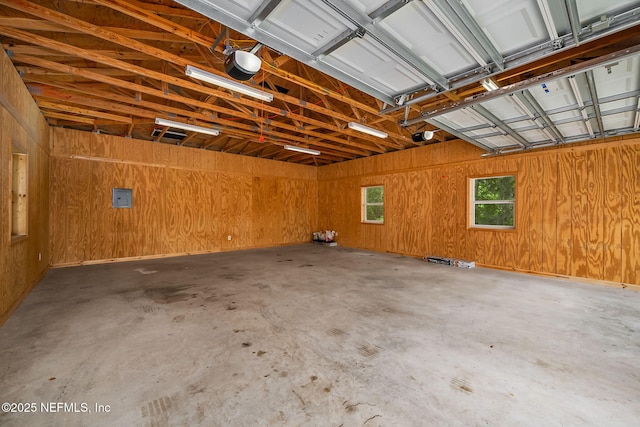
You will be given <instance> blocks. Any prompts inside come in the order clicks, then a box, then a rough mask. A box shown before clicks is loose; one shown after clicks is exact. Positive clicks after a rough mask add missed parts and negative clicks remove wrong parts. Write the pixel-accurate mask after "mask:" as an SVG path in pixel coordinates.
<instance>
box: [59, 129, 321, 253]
mask: <svg viewBox="0 0 640 427" xmlns="http://www.w3.org/2000/svg"><path fill="white" fill-rule="evenodd" d="M114 187H124V188H132V189H133V208H132V209H113V208H112V207H111V202H112V196H111V191H112V188H114ZM317 193H318V190H317V170H316V168H315V167H311V166H304V165H297V164H289V163H284V162H276V161H272V160H265V159H257V158H252V157H243V156H236V155H232V154H225V153H219V152H212V151H205V150H198V149H192V148H187V147H177V146H174V145H168V144H162V143H153V142H148V141H140V140H133V139H127V138H120V137H115V136H108V135H100V134H92V133H87V132H79V131H73V130H68V129H61V128H51V204H50V206H51V236H52V238H51V242H52V245H51V252H52V254H51V259H52V261H51V263H52V265H70V264H78V263H83V262H87V261H99V260H112V259H121V258H131V257H134V258H135V257H144V256H160V255H172V254H186V253H203V252H216V251H222V250H231V249H242V248H254V247H263V246H273V245H282V244H291V243H301V242H308V241H309V240H310V239H311V233H312V232H313V231H314V230H315V228H316V227H317V214H318V208H317ZM229 235H230V236H231V240H230V241H229V240H227V236H229Z"/></svg>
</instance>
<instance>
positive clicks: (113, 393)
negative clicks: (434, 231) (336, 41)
mask: <svg viewBox="0 0 640 427" xmlns="http://www.w3.org/2000/svg"><path fill="white" fill-rule="evenodd" d="M0 384H1V386H0V402H16V403H22V404H24V403H35V404H36V409H37V412H36V413H19V414H18V413H0V425H9V426H14V425H16V426H34V425H65V426H76V425H77V426H80V425H85V426H100V425H121V426H136V425H139V426H147V425H149V426H165V425H171V426H195V425H204V426H335V427H338V426H340V425H342V426H345V427H346V426H361V425H366V426H369V427H371V426H455V425H461V426H484V425H489V426H536V427H538V426H605V425H606V426H637V425H639V424H638V423H640V403H638V402H639V401H640V293H636V292H632V291H628V290H626V291H625V290H620V289H613V288H606V287H601V286H597V285H592V284H581V283H576V282H570V281H564V280H554V279H546V278H540V277H533V276H527V275H522V274H514V273H505V272H500V271H492V270H487V269H480V268H477V269H475V270H465V269H458V268H454V267H446V266H439V265H433V264H427V263H425V262H423V261H422V260H419V259H414V258H408V257H401V256H397V255H390V254H380V253H373V252H366V251H360V250H352V249H346V248H342V247H334V248H328V247H318V246H313V245H300V246H290V247H280V248H270V249H260V250H249V251H241V252H229V253H218V254H211V255H199V256H191V257H182V258H171V259H162V260H151V261H140V262H126V263H117V264H105V265H96V266H83V267H75V268H65V269H54V270H50V271H49V273H48V274H47V276H46V277H45V279H44V280H43V281H42V282H41V283H40V284H39V285H38V286H37V287H36V288H35V290H34V291H33V292H32V293H31V294H30V295H29V296H28V298H27V299H26V300H25V302H24V303H23V304H22V306H21V307H20V308H19V309H18V310H17V311H16V313H15V314H14V315H13V316H12V317H11V318H10V319H9V320H8V322H7V323H6V324H5V325H4V326H3V327H2V328H0ZM57 402H67V403H68V404H72V405H73V404H75V407H73V406H68V407H67V408H66V409H65V408H64V406H60V407H59V406H57ZM42 404H44V405H45V406H46V407H47V408H48V409H49V410H51V408H52V407H53V409H55V410H58V411H60V412H56V413H43V408H42V406H41V405H42ZM83 404H85V405H86V406H83ZM96 404H98V405H105V406H104V409H105V410H106V405H109V412H100V413H97V412H96V406H95V405H96ZM85 409H86V410H87V411H89V410H90V411H91V412H86V413H84V412H82V411H83V410H85ZM65 410H76V411H78V412H65Z"/></svg>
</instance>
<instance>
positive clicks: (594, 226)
mask: <svg viewBox="0 0 640 427" xmlns="http://www.w3.org/2000/svg"><path fill="white" fill-rule="evenodd" d="M604 168H605V164H604V150H591V151H588V152H587V172H588V178H587V224H588V228H587V277H590V278H592V279H600V280H602V278H603V277H604V265H603V259H604V194H605V188H606V186H605V183H604V179H605V175H604Z"/></svg>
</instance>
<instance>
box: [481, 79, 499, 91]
mask: <svg viewBox="0 0 640 427" xmlns="http://www.w3.org/2000/svg"><path fill="white" fill-rule="evenodd" d="M480 84H481V85H482V87H483V88H485V89H486V90H487V92H492V91H494V90H498V89H500V86H498V84H497V83H496V82H494V81H493V80H491V79H483V80H482V81H481V82H480Z"/></svg>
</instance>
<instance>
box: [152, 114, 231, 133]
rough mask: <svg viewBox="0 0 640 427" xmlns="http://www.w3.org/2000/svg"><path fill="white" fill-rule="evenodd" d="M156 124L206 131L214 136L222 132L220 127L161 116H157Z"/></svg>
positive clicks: (200, 131)
mask: <svg viewBox="0 0 640 427" xmlns="http://www.w3.org/2000/svg"><path fill="white" fill-rule="evenodd" d="M156 124H157V125H160V126H169V127H172V128H176V129H182V130H190V131H193V132H199V133H206V134H207V135H213V136H217V135H219V134H220V131H219V130H218V129H211V128H205V127H202V126H196V125H190V124H189V123H182V122H174V121H172V120H165V119H160V118H156Z"/></svg>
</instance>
